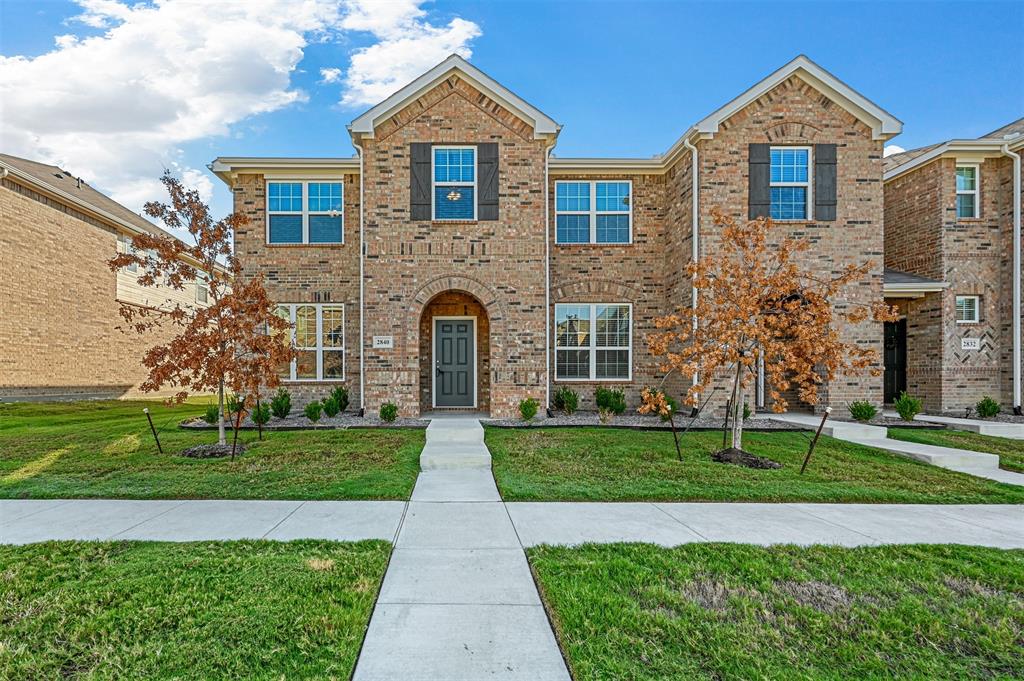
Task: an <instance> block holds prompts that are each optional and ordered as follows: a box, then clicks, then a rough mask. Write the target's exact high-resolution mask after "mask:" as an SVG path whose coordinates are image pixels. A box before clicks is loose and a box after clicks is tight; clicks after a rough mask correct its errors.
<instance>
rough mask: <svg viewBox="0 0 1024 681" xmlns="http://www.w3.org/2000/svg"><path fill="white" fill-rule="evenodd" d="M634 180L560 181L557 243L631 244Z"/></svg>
mask: <svg viewBox="0 0 1024 681" xmlns="http://www.w3.org/2000/svg"><path fill="white" fill-rule="evenodd" d="M632 193H633V183H632V182H630V181H628V180H627V181H624V182H556V183H555V243H559V244H628V243H630V242H631V241H632V237H633V231H632V221H633V220H632V215H633V213H632V201H631V200H630V195H631V194H632Z"/></svg>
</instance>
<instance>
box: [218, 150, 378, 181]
mask: <svg viewBox="0 0 1024 681" xmlns="http://www.w3.org/2000/svg"><path fill="white" fill-rule="evenodd" d="M208 167H209V169H210V171H211V172H212V173H213V174H214V175H216V176H217V177H219V178H220V180H221V181H222V182H224V184H226V185H228V186H229V187H230V186H231V185H232V184H233V182H234V179H235V177H237V176H238V174H239V173H241V172H250V173H253V174H258V175H266V174H270V173H288V172H301V173H304V174H306V173H309V172H310V171H314V172H325V171H330V172H336V173H342V174H350V173H356V174H358V173H359V159H358V158H357V157H354V156H353V157H348V158H319V157H313V158H295V157H281V158H273V157H257V156H252V157H239V156H235V157H223V156H222V157H218V158H215V159H214V160H213V161H212V162H211V163H210V165H209V166H208Z"/></svg>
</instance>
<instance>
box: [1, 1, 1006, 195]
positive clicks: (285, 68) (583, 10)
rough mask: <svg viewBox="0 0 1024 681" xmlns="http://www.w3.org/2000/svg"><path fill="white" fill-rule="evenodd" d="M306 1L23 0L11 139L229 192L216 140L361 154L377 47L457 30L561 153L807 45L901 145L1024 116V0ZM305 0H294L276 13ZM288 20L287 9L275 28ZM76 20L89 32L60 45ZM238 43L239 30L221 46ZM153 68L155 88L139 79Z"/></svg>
mask: <svg viewBox="0 0 1024 681" xmlns="http://www.w3.org/2000/svg"><path fill="white" fill-rule="evenodd" d="M167 2H168V3H169V4H171V3H174V2H176V0H167ZM303 2H305V3H306V4H305V5H303V6H302V7H303V10H302V11H303V12H305V11H307V10H308V12H309V14H310V15H309V17H308V18H304V19H302V20H292V19H288V20H287V21H282V20H280V19H279V18H274V19H268V18H266V17H264V16H254V15H252V14H251V13H248V14H245V15H244V16H242V15H240V14H237V13H233V11H234V10H233V9H232V7H231V6H232V5H233V4H236V5H242V4H244V3H232V2H222V3H219V4H218V5H217V10H216V11H220V12H222V13H223V14H222V15H221V16H210V13H209V12H199V13H198V14H199V15H200V16H201V17H203V18H200V19H197V18H196V17H195V16H194V15H196V14H197V12H196V11H195V6H193V7H192V8H191V9H190V10H187V11H190V12H191V13H192V15H193V16H190V17H188V18H187V20H183V19H182V17H183V16H186V15H182V14H173V13H172V12H170V11H167V8H163V9H161V8H158V7H157V8H150V9H151V11H149V12H148V13H146V14H143V13H142V12H134V11H133V10H131V9H128V8H124V9H121V8H120V6H118V3H117V0H81V1H80V2H77V3H76V2H64V1H57V0H43V1H41V2H29V1H26V0H14V1H13V2H12V1H11V0H4V2H3V3H2V6H0V13H2V14H0V55H2V56H3V57H4V58H5V59H0V95H3V97H4V100H5V102H6V107H7V114H8V115H9V116H10V120H11V121H13V124H12V125H11V126H10V127H11V128H12V129H13V132H12V131H11V130H8V131H7V132H6V133H4V132H0V143H2V144H3V146H4V147H5V148H4V151H10V152H11V153H20V154H21V155H33V156H34V157H37V158H42V159H43V160H58V161H60V162H61V163H62V164H63V165H69V164H74V166H69V167H68V169H69V170H71V171H72V172H76V173H79V174H83V175H84V176H86V177H87V178H88V179H90V180H91V181H92V182H93V184H95V185H96V186H98V187H100V188H103V189H106V190H108V191H110V192H112V193H113V194H114V196H115V197H116V198H119V199H121V200H123V201H124V202H125V203H127V204H128V205H129V206H130V207H132V208H137V207H138V205H133V204H134V203H137V202H139V201H140V200H141V198H143V197H145V196H147V195H148V194H147V192H151V191H152V188H153V185H152V184H151V182H150V180H152V179H155V177H156V176H157V175H158V174H159V172H160V170H159V169H160V167H161V164H162V165H167V166H170V167H173V168H174V169H176V170H178V171H181V172H182V173H183V174H185V176H186V178H187V179H192V180H194V181H195V182H197V183H200V184H202V186H204V187H205V188H206V189H207V191H209V192H212V194H211V196H212V200H213V203H214V206H215V207H216V208H217V209H218V210H220V211H226V210H228V209H229V194H228V191H227V189H226V187H224V186H223V185H221V184H220V182H219V181H216V180H215V179H214V180H212V181H211V180H210V179H209V174H208V173H207V172H206V169H205V164H206V163H208V162H209V161H210V160H211V159H212V158H214V157H215V156H219V155H226V156H229V155H251V156H259V155H271V156H272V155H289V156H306V155H308V156H350V155H352V153H353V150H352V147H351V145H350V144H349V141H348V136H347V133H346V131H345V125H346V124H347V123H348V122H349V121H350V120H351V119H352V118H354V117H355V115H357V114H358V113H359V112H361V111H362V110H364V109H365V108H367V105H366V103H365V102H367V101H369V100H370V98H372V96H373V95H374V93H378V94H379V93H380V92H386V91H387V90H388V88H389V87H391V88H393V87H395V86H396V84H395V83H389V82H387V79H388V77H391V76H388V75H385V76H382V75H381V73H380V71H381V69H380V68H379V67H380V64H381V63H382V62H387V63H388V64H389V65H390V66H393V67H394V68H393V69H385V71H386V72H387V73H389V74H392V75H394V74H398V75H394V77H395V78H399V77H407V76H408V74H410V73H412V74H414V73H416V72H417V71H418V70H422V69H423V68H426V67H427V66H429V65H431V64H432V63H434V62H436V61H439V59H436V58H435V57H436V56H437V55H443V54H444V53H445V52H446V51H450V50H451V49H459V50H460V51H463V52H465V53H471V61H472V62H473V63H474V64H476V65H477V66H478V67H480V68H481V69H483V70H484V71H486V72H487V73H489V74H490V75H491V76H493V77H494V78H496V79H497V80H499V81H500V82H502V83H503V84H505V85H506V86H507V87H509V88H511V89H512V90H514V91H515V92H516V93H518V94H519V95H520V96H522V97H524V98H525V99H526V100H528V101H530V102H531V103H532V104H534V105H535V106H537V107H538V108H540V109H542V110H543V111H545V112H546V113H547V114H549V115H550V116H552V117H553V118H555V119H556V120H558V121H559V122H560V123H562V124H563V125H564V126H565V127H564V128H563V131H562V134H561V137H560V140H559V144H558V147H557V148H556V150H555V153H556V155H560V156H575V155H601V156H618V155H622V156H650V155H652V154H656V153H660V152H662V151H664V150H665V149H666V148H667V147H668V146H669V145H670V144H671V143H672V142H673V141H674V140H675V139H676V137H678V135H680V134H681V133H682V132H683V131H684V130H685V129H686V128H687V127H688V126H689V125H690V124H692V123H694V122H695V121H696V120H698V119H700V118H702V117H703V116H704V115H706V114H707V113H709V112H710V111H712V110H714V109H715V108H717V107H718V106H720V105H722V104H724V103H725V102H727V101H728V100H730V99H731V98H733V97H735V96H736V95H737V94H739V93H740V92H742V91H743V90H745V89H746V88H747V87H749V86H750V85H752V84H753V83H754V82H756V81H757V80H759V79H760V78H762V77H764V76H765V75H767V74H768V73H770V72H771V71H773V70H775V69H776V68H778V67H779V66H781V65H782V64H784V63H785V62H787V61H789V60H790V59H791V58H793V57H794V56H795V55H797V54H800V53H804V54H807V55H808V56H809V57H810V58H811V59H813V60H815V61H817V62H818V63H819V64H821V65H822V66H824V67H825V68H826V69H828V70H830V71H832V72H833V73H834V74H836V75H837V76H838V77H839V78H841V79H842V80H844V81H845V82H847V83H848V84H849V85H851V86H852V87H854V88H855V89H857V90H858V91H860V92H861V93H863V94H864V95H865V96H867V97H868V98H870V99H872V100H873V101H875V102H876V103H878V104H879V105H881V106H882V107H883V108H885V109H887V110H889V111H890V112H891V113H893V114H894V115H895V116H897V117H898V118H900V119H901V120H903V122H904V133H903V134H902V135H900V136H899V137H897V138H896V139H894V140H893V141H892V143H893V144H897V145H899V146H901V147H904V148H908V149H909V148H912V147H915V146H920V145H922V144H928V143H931V142H934V141H938V140H942V139H946V138H950V137H973V136H978V135H981V134H984V133H987V132H989V131H990V130H992V129H994V128H997V127H999V126H1001V125H1003V124H1005V123H1007V122H1009V121H1011V120H1014V119H1016V118H1019V117H1021V116H1024V85H1022V82H1021V74H1022V73H1024V50H1021V49H1020V37H1021V35H1022V33H1024V32H1022V29H1024V3H1021V2H1015V3H1010V2H1007V3H982V2H977V3H969V4H967V3H963V2H958V3H932V2H913V3H885V2H868V3H852V2H817V3H769V2H758V3H730V2H716V3H684V2H657V3H655V2H651V3H646V2H633V3H621V2H551V3H541V2H511V1H504V2H436V3H418V2H415V1H414V0H402V1H401V2H396V3H389V4H388V5H385V6H382V5H379V4H376V5H374V4H362V5H358V3H357V5H358V6H357V7H355V8H353V7H351V6H349V5H346V4H341V5H339V4H338V3H337V2H335V1H334V0H303ZM133 4H134V3H133ZM207 7H209V6H207ZM296 7H297V6H296V5H288V4H283V5H282V6H281V7H280V9H279V10H278V13H277V16H278V17H279V16H280V13H282V12H283V13H284V14H285V15H287V14H288V13H289V12H290V11H291V10H295V8H296ZM236 9H237V8H236ZM238 11H239V12H241V10H240V9H239V10H238ZM246 12H250V11H249V10H246ZM295 13H296V14H298V12H295ZM353 13H356V14H359V16H357V17H355V18H354V19H353V18H352V16H353ZM76 17H77V18H76ZM346 17H347V18H346ZM204 20H205V21H206V22H207V23H208V24H213V23H216V24H218V26H216V27H214V26H209V25H204V24H202V23H201V22H202V21H204ZM271 21H274V22H279V21H280V22H282V23H280V25H278V24H275V32H274V33H273V35H269V36H261V35H258V30H259V29H260V27H261V25H265V24H268V23H271ZM188 22H200V23H191V24H190V25H188V26H185V25H184V24H185V23H188ZM235 22H237V26H234V27H232V25H234V24H235ZM126 26H127V28H126ZM133 26H137V27H138V29H137V32H136V33H134V34H133V33H132V32H131V31H129V30H128V28H132V27H133ZM204 26H205V27H204ZM197 27H198V28H197ZM119 29H121V30H120V32H117V31H118V30H119ZM154 32H157V33H159V34H160V35H161V36H163V35H171V36H173V35H174V34H175V32H180V33H181V40H180V41H179V43H180V47H176V46H175V45H176V44H175V43H174V42H173V41H169V42H168V45H165V46H164V47H163V48H162V49H163V51H161V50H160V49H156V50H151V51H148V53H147V54H146V55H145V57H144V58H142V57H140V56H139V55H140V52H139V51H140V50H142V49H144V48H143V46H144V45H145V44H148V43H152V40H151V39H149V38H147V36H151V35H153V34H154ZM232 35H246V36H248V35H251V36H253V39H251V40H240V41H232V40H231V37H232ZM57 36H74V37H73V38H72V37H65V38H62V39H61V42H60V43H59V44H56V46H55V39H56V37H57ZM133 36H134V37H133ZM196 36H198V38H197V37H196ZM89 39H91V40H92V41H93V42H91V43H90V42H88V41H89ZM104 41H106V42H104ZM190 41H191V42H190ZM197 41H198V42H197ZM204 41H206V42H205V43H204ZM225 42H232V43H234V44H232V45H231V46H230V47H228V48H220V47H218V49H217V50H211V49H210V47H211V45H218V46H219V45H222V44H223V43H225ZM69 50H80V51H79V52H77V53H74V57H73V59H74V63H75V64H78V63H83V64H87V65H89V66H90V68H88V69H86V68H83V69H81V70H80V71H79V72H77V73H72V74H71V75H70V76H69V77H68V82H67V83H66V84H64V85H52V84H50V85H41V84H39V83H38V81H39V78H38V73H43V72H45V71H43V68H44V66H47V65H48V64H49V66H48V68H49V69H50V70H52V69H53V68H55V67H54V66H53V65H54V64H58V66H56V68H62V67H61V66H59V64H60V62H59V61H52V62H48V61H47V60H58V59H59V58H60V57H61V56H62V55H61V54H59V53H61V52H65V53H66V54H64V55H63V56H64V57H65V58H67V59H68V60H69V61H68V62H67V63H72V62H71V61H70V60H71V59H72V53H71V52H69ZM218 50H222V51H218ZM202 52H212V53H213V54H204V55H199V53H202ZM359 54H362V55H363V62H362V63H355V62H353V61H352V58H353V55H359ZM262 60H266V62H267V63H266V64H263V63H262ZM357 61H358V59H357ZM136 62H138V64H139V65H138V67H137V69H138V73H135V72H133V70H132V68H133V67H132V64H135V63H136ZM250 65H251V67H250ZM33 68H35V69H36V71H35V72H34V71H33ZM322 69H326V70H327V71H326V72H324V71H322ZM72 70H74V69H72ZM190 71H194V72H195V73H190ZM34 74H35V75H34ZM154 74H163V75H161V76H159V78H163V80H158V77H157V76H154ZM325 74H326V75H325ZM332 74H333V75H332ZM403 74H404V75H403ZM218 77H220V78H221V80H220V81H218ZM95 79H100V80H101V82H99V90H100V93H99V94H97V93H96V92H95V90H96V89H97V80H95ZM103 79H106V80H107V82H106V83H104V82H102V80H103ZM140 81H145V82H151V83H152V92H153V93H156V94H154V95H153V96H151V97H144V96H139V95H138V93H137V89H135V84H136V83H138V82H140ZM396 82H397V81H396ZM399 84H400V83H399ZM5 88H6V89H5ZM53 88H56V89H57V93H56V94H54V92H53ZM225 89H231V90H235V91H234V92H232V93H231V94H222V93H223V91H224V90H225ZM25 90H29V92H28V93H27V94H26V93H25ZM32 90H36V91H32ZM15 92H17V95H15V94H13V93H15ZM100 97H102V99H100ZM140 100H141V102H140ZM196 101H202V102H203V104H202V106H200V107H196V108H192V107H193V103H194V102H196ZM150 103H152V106H149V104H150ZM76 121H81V124H80V125H81V128H80V129H76ZM118 126H120V129H119V127H118ZM147 126H148V127H147ZM5 127H7V126H6V124H5ZM124 131H127V133H126V134H125V133H124ZM140 148H142V149H144V152H143V151H139V149H140ZM204 176H205V179H204Z"/></svg>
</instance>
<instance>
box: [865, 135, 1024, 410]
mask: <svg viewBox="0 0 1024 681" xmlns="http://www.w3.org/2000/svg"><path fill="white" fill-rule="evenodd" d="M1022 153H1024V118H1022V119H1020V120H1017V121H1015V122H1013V123H1010V124H1009V125H1006V126H1004V127H1002V128H1000V129H998V130H994V131H992V132H991V133H989V134H987V135H984V136H983V137H979V138H977V139H954V140H948V141H945V142H940V143H937V144H932V145H929V146H926V147H922V148H920V149H913V150H911V151H906V152H903V153H900V154H895V155H892V156H889V157H888V158H886V159H885V265H886V267H889V268H892V269H894V270H899V271H901V272H904V273H908V275H913V276H905V279H906V285H905V290H904V291H903V293H902V294H901V295H902V296H904V297H902V298H901V299H900V300H899V301H898V302H899V304H900V306H901V310H902V312H903V314H904V318H903V319H901V320H900V321H899V322H897V323H894V324H887V325H886V356H885V373H886V381H885V386H886V397H887V398H888V397H890V396H891V395H894V394H896V393H897V392H898V391H899V390H901V389H906V390H907V391H908V392H910V393H913V394H916V395H919V396H921V397H922V398H923V399H924V403H925V407H926V408H927V409H930V410H935V411H960V410H963V409H966V408H969V407H972V406H974V404H975V403H977V401H978V400H979V399H980V398H981V397H982V396H985V395H988V396H991V397H993V398H994V399H996V400H998V401H999V402H1001V403H1002V405H1003V406H1004V408H1005V409H1007V410H1009V409H1010V408H1011V407H1012V408H1013V409H1014V411H1015V412H1016V413H1018V414H1019V413H1020V407H1021V362H1022V360H1021V340H1022V339H1021V211H1022V210H1024V206H1022V203H1021V187H1022V185H1021V182H1022V180H1021V167H1020V166H1021V162H1020V156H1021V154H1022ZM914 280H916V281H914ZM891 302H896V301H891Z"/></svg>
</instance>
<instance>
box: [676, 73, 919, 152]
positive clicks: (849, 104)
mask: <svg viewBox="0 0 1024 681" xmlns="http://www.w3.org/2000/svg"><path fill="white" fill-rule="evenodd" d="M794 75H795V76H799V77H800V79H801V80H803V81H805V82H806V83H807V84H808V85H811V86H812V87H814V89H816V90H818V91H819V92H821V93H822V94H824V95H825V96H827V97H828V98H829V99H831V100H832V101H834V102H836V103H837V104H839V105H840V106H841V107H843V108H844V109H846V110H847V111H849V112H850V113H851V114H853V115H854V116H855V117H857V118H858V119H859V120H861V121H862V122H864V123H865V124H866V125H868V126H869V127H870V128H871V130H872V132H873V133H874V137H875V139H888V138H890V137H892V136H893V135H898V134H899V133H900V132H901V131H902V130H903V122H902V121H900V120H899V119H898V118H896V117H895V116H893V115H892V114H891V113H889V112H888V111H886V110H885V109H883V108H882V107H880V106H878V105H877V104H875V103H874V102H872V101H871V100H869V99H868V98H867V97H865V96H864V95H862V94H860V93H859V92H857V91H856V90H854V89H853V88H851V87H850V86H849V85H847V84H846V83H844V82H843V81H841V80H839V79H838V78H836V77H835V76H834V75H832V74H831V73H829V72H828V71H826V70H825V69H823V68H822V67H820V66H818V65H817V64H815V63H814V62H813V61H811V60H810V59H809V58H808V57H807V56H806V55H803V54H801V55H798V56H797V57H796V58H795V59H793V60H792V61H790V62H789V63H788V64H786V65H784V66H783V67H782V68H780V69H778V70H777V71H775V72H773V73H771V74H770V75H768V76H767V77H766V78H763V79H762V80H760V81H759V82H757V83H755V84H754V85H753V86H752V87H751V88H750V89H748V90H747V91H746V92H744V93H743V94H741V95H740V96H738V97H736V98H735V99H733V100H732V101H731V102H729V103H728V104H726V105H725V106H722V107H719V108H718V109H716V110H715V111H713V112H712V113H711V114H710V115H708V116H706V117H705V118H704V119H703V120H701V121H700V122H699V123H697V125H695V126H694V128H695V129H696V131H697V132H699V133H712V134H713V133H716V132H718V127H719V126H720V125H721V124H722V121H724V120H726V119H728V118H729V117H730V116H732V115H733V114H735V113H737V112H738V111H741V110H742V109H743V108H744V107H746V106H747V105H748V104H750V103H752V102H754V101H756V100H757V99H758V98H759V97H761V96H763V95H764V94H765V93H767V92H768V91H769V90H771V89H772V88H774V87H776V86H777V85H779V84H780V83H783V82H785V81H786V80H787V79H788V78H790V77H791V76H794Z"/></svg>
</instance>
